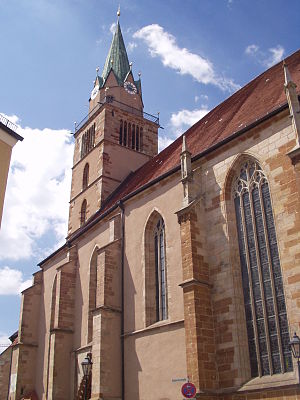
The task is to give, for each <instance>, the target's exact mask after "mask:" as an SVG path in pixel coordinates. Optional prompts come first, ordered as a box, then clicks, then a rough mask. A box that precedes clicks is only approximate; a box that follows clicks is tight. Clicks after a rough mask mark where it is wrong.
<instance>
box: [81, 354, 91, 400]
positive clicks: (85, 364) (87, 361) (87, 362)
mask: <svg viewBox="0 0 300 400" xmlns="http://www.w3.org/2000/svg"><path fill="white" fill-rule="evenodd" d="M92 365H93V363H92V360H91V356H90V354H89V353H88V354H87V355H86V357H85V358H84V360H83V361H82V363H81V366H82V371H83V376H84V380H85V385H84V400H87V385H88V378H89V375H90V372H91V368H92Z"/></svg>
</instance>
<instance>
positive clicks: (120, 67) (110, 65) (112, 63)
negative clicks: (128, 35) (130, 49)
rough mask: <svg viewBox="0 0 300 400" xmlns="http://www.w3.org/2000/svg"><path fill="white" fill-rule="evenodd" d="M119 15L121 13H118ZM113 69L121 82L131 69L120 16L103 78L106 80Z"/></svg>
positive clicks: (120, 82)
mask: <svg viewBox="0 0 300 400" xmlns="http://www.w3.org/2000/svg"><path fill="white" fill-rule="evenodd" d="M118 17H119V14H118ZM111 69H113V71H114V73H115V76H116V78H117V80H118V83H119V84H123V83H124V79H125V77H126V75H127V74H128V71H129V70H130V66H129V61H128V56H127V52H126V48H125V44H124V40H123V36H122V32H121V27H120V24H119V18H118V22H117V28H116V31H115V34H114V37H113V40H112V43H111V46H110V49H109V52H108V55H107V58H106V61H105V65H104V68H103V72H102V78H103V80H105V79H106V78H107V75H108V74H109V71H110V70H111Z"/></svg>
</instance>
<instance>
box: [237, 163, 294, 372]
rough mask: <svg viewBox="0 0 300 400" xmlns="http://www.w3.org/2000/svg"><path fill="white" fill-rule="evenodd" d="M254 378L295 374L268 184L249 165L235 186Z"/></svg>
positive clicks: (241, 171) (256, 168) (255, 165)
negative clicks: (288, 373) (285, 373)
mask: <svg viewBox="0 0 300 400" xmlns="http://www.w3.org/2000/svg"><path fill="white" fill-rule="evenodd" d="M233 197H234V205H235V213H236V222H237V232H238V244H239V252H240V263H241V271H242V284H243V293H244V305H245V315H246V326H247V335H248V346H249V356H250V367H251V375H252V377H256V376H264V375H272V374H278V373H284V372H288V371H291V370H292V369H293V366H292V356H291V352H290V349H289V346H288V343H289V331H288V321H287V314H286V306H285V299H284V292H283V282H282V276H281V267H280V260H279V253H278V246H277V238H276V232H275V225H274V217H273V211H272V204H271V197H270V191H269V184H268V181H267V179H266V177H265V175H264V173H263V171H262V170H261V167H260V166H259V164H258V163H257V162H255V161H246V162H245V163H244V164H243V165H242V167H241V170H240V173H239V176H238V177H237V178H236V180H235V182H234V186H233Z"/></svg>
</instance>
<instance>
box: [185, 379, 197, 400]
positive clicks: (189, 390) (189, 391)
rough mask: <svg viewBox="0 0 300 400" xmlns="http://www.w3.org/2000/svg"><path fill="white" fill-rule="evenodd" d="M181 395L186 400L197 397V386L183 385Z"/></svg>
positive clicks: (191, 384) (188, 383)
mask: <svg viewBox="0 0 300 400" xmlns="http://www.w3.org/2000/svg"><path fill="white" fill-rule="evenodd" d="M181 393H182V395H183V396H184V397H185V398H186V399H192V398H193V397H195V395H196V386H195V385H194V384H193V383H191V382H187V383H185V384H184V385H182V387H181Z"/></svg>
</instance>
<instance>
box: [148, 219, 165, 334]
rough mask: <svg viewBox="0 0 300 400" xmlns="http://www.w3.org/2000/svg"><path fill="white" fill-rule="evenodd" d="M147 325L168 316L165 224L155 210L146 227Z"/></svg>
mask: <svg viewBox="0 0 300 400" xmlns="http://www.w3.org/2000/svg"><path fill="white" fill-rule="evenodd" d="M145 306H146V310H145V311H146V318H145V322H146V326H149V325H151V324H154V323H155V322H157V321H161V320H164V319H167V318H168V300H167V268H166V238H165V224H164V220H163V218H162V217H161V215H160V214H159V213H158V212H157V211H153V213H152V214H151V216H150V217H149V220H148V222H147V225H146V228H145Z"/></svg>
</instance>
